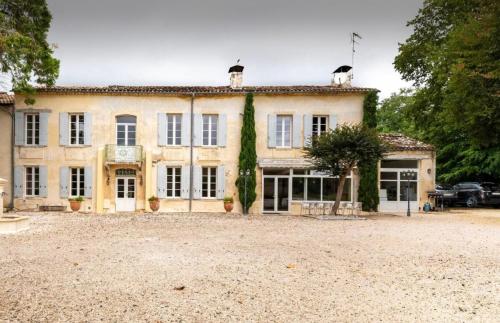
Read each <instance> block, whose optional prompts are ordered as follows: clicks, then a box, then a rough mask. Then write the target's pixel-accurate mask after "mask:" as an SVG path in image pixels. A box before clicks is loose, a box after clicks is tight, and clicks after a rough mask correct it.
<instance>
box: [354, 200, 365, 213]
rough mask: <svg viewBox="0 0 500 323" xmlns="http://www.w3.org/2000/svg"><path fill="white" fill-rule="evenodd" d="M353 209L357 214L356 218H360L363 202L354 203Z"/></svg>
mask: <svg viewBox="0 0 500 323" xmlns="http://www.w3.org/2000/svg"><path fill="white" fill-rule="evenodd" d="M352 208H353V212H355V213H356V216H359V215H360V214H361V211H362V210H363V203H362V202H354V203H353V207H352Z"/></svg>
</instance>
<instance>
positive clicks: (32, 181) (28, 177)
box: [24, 166, 40, 196]
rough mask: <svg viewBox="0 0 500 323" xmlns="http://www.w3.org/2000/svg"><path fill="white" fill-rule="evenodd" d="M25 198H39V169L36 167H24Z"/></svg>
mask: <svg viewBox="0 0 500 323" xmlns="http://www.w3.org/2000/svg"><path fill="white" fill-rule="evenodd" d="M24 182H25V183H24V184H25V185H24V187H25V188H26V191H25V194H26V196H39V195H40V168H38V167H37V166H29V167H26V174H25V181H24Z"/></svg>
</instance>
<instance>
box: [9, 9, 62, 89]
mask: <svg viewBox="0 0 500 323" xmlns="http://www.w3.org/2000/svg"><path fill="white" fill-rule="evenodd" d="M51 20H52V16H51V14H50V12H49V9H48V7H47V3H46V1H45V0H0V67H1V71H2V73H6V74H9V75H10V77H11V80H12V85H13V89H14V90H16V91H21V92H26V93H32V92H33V87H32V86H31V84H30V83H31V82H32V81H34V82H36V83H37V84H40V85H48V86H50V85H53V84H54V83H55V81H56V79H57V77H58V75H59V61H58V60H57V59H55V58H54V57H53V56H52V55H53V48H52V46H51V45H50V44H49V43H48V42H47V33H48V31H49V28H50V22H51Z"/></svg>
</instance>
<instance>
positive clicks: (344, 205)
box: [339, 202, 352, 215]
mask: <svg viewBox="0 0 500 323" xmlns="http://www.w3.org/2000/svg"><path fill="white" fill-rule="evenodd" d="M339 210H341V213H342V215H350V214H352V203H351V202H340V206H339Z"/></svg>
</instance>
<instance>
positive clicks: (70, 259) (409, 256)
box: [0, 210, 500, 322]
mask: <svg viewBox="0 0 500 323" xmlns="http://www.w3.org/2000/svg"><path fill="white" fill-rule="evenodd" d="M498 213H500V212H499V210H484V211H475V213H474V212H466V211H461V210H459V211H454V212H453V213H445V214H433V215H425V216H422V215H419V216H414V217H411V218H406V217H400V216H373V217H370V219H369V220H367V221H319V220H314V219H308V218H299V217H291V216H256V217H251V218H249V219H247V218H243V217H239V216H226V215H193V216H189V215H182V214H176V215H141V216H93V215H78V216H77V215H73V214H49V215H40V214H33V215H32V225H31V229H30V230H29V231H27V232H24V233H20V234H17V235H8V236H5V235H4V236H0V279H1V284H0V321H1V320H5V321H22V322H26V321H45V322H57V321H73V322H74V321H101V320H104V321H116V322H118V321H153V322H154V321H156V322H167V321H176V322H207V321H223V322H230V321H232V322H235V321H265V322H268V321H272V322H304V321H316V322H325V321H345V322H352V321H360V322H364V321H405V322H410V321H411V322H413V321H462V322H463V321H469V320H474V321H482V322H488V321H491V322H493V321H495V320H496V321H497V322H498V318H499V317H500V214H498Z"/></svg>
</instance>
